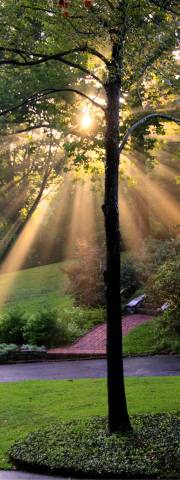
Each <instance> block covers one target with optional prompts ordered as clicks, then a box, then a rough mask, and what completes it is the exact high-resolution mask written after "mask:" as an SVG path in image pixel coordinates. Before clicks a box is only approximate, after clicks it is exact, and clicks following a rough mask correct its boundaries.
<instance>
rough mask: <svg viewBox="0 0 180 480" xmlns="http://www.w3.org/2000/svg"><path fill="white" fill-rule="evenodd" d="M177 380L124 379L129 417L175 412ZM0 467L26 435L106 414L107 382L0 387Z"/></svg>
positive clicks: (70, 382)
mask: <svg viewBox="0 0 180 480" xmlns="http://www.w3.org/2000/svg"><path fill="white" fill-rule="evenodd" d="M178 390H179V393H180V382H179V383H178V378H177V377H163V378H161V377H146V378H145V377H144V378H143V377H133V378H126V392H127V400H128V407H129V412H130V414H131V415H134V414H141V413H160V412H164V413H167V412H171V413H175V412H177V411H178V409H179V402H178ZM0 398H1V402H0V468H4V469H6V468H11V465H10V463H9V461H8V458H7V451H8V450H9V448H10V446H11V445H12V443H13V442H14V441H15V440H17V439H19V438H22V437H24V436H25V435H26V434H27V433H29V432H31V431H34V430H36V429H39V428H41V427H44V426H45V425H47V426H48V425H50V424H51V423H53V422H55V423H56V422H57V421H59V420H70V419H77V418H83V417H91V416H94V415H97V416H99V415H100V416H104V415H106V414H107V404H106V380H105V379H92V380H89V379H86V380H75V381H67V380H61V381H54V380H52V381H25V382H18V383H2V384H0Z"/></svg>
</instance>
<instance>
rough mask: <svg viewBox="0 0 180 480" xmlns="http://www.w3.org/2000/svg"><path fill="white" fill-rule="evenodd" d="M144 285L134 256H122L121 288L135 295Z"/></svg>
mask: <svg viewBox="0 0 180 480" xmlns="http://www.w3.org/2000/svg"><path fill="white" fill-rule="evenodd" d="M141 285H142V283H141V280H140V275H139V272H138V268H137V265H136V263H135V259H134V258H133V257H132V256H130V255H129V256H128V255H126V256H125V257H124V256H122V260H121V286H122V288H123V289H124V288H125V289H127V292H128V293H133V292H135V290H137V289H138V288H140V287H141Z"/></svg>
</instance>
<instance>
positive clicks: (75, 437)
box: [10, 414, 179, 480]
mask: <svg viewBox="0 0 180 480" xmlns="http://www.w3.org/2000/svg"><path fill="white" fill-rule="evenodd" d="M131 421H132V423H133V427H134V432H133V433H128V434H124V435H123V434H119V435H109V434H108V432H107V421H106V419H105V418H100V417H97V418H96V417H95V418H91V419H83V420H82V419H81V420H74V421H71V422H69V423H67V422H64V423H63V422H62V423H59V424H56V425H52V426H50V427H49V426H48V427H47V428H43V429H41V430H39V431H36V432H34V433H31V434H29V435H28V437H26V438H25V439H23V440H20V441H18V442H17V443H16V444H15V445H14V446H13V447H12V448H11V450H10V458H11V459H12V460H13V462H15V464H16V466H17V467H19V466H20V467H21V468H23V469H26V470H27V469H28V470H31V471H35V472H36V471H41V472H45V473H49V474H57V475H66V474H68V475H72V476H77V477H83V478H84V477H85V478H106V479H107V478H111V479H112V478H123V479H128V478H131V479H132V478H138V479H147V478H154V479H163V480H165V479H172V478H173V479H176V478H179V474H178V418H177V417H176V416H175V415H170V414H169V415H163V414H160V415H139V416H134V417H132V419H131Z"/></svg>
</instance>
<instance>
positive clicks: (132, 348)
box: [123, 318, 180, 355]
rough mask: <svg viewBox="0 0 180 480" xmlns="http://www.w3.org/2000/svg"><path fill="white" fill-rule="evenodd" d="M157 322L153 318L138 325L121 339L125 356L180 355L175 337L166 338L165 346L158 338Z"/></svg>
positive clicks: (179, 344)
mask: <svg viewBox="0 0 180 480" xmlns="http://www.w3.org/2000/svg"><path fill="white" fill-rule="evenodd" d="M158 329H159V320H158V319H157V318H155V319H154V320H152V321H148V322H146V323H143V324H142V325H139V326H138V327H136V328H135V329H134V330H132V331H131V332H129V333H128V335H126V337H124V338H123V349H124V354H125V355H145V354H155V353H180V342H179V341H178V337H177V336H175V335H174V336H171V337H170V336H168V337H167V338H166V344H163V342H162V341H160V339H159V337H158Z"/></svg>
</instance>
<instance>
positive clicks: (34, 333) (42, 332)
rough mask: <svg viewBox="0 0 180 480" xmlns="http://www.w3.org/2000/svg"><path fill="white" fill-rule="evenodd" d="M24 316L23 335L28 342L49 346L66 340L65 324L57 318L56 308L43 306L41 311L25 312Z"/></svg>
mask: <svg viewBox="0 0 180 480" xmlns="http://www.w3.org/2000/svg"><path fill="white" fill-rule="evenodd" d="M24 317H25V319H26V322H25V325H24V327H23V335H24V339H25V341H27V342H28V343H30V344H32V345H45V346H46V347H51V346H54V345H56V344H59V345H60V344H61V345H63V344H64V343H67V342H68V340H69V338H68V330H67V325H66V323H65V322H64V321H61V320H60V319H59V317H58V311H57V310H56V309H48V308H47V309H46V308H44V309H43V310H42V311H41V312H38V313H35V314H30V315H29V314H27V315H25V316H24Z"/></svg>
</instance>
